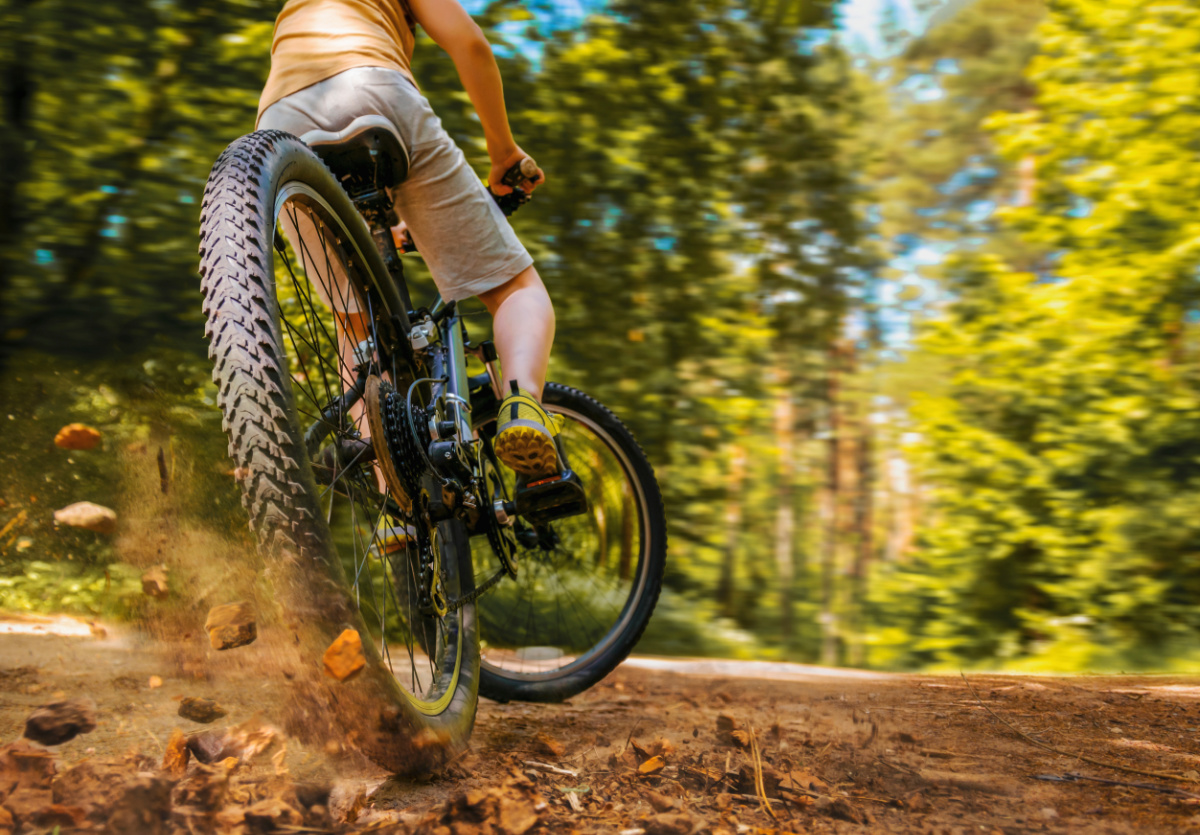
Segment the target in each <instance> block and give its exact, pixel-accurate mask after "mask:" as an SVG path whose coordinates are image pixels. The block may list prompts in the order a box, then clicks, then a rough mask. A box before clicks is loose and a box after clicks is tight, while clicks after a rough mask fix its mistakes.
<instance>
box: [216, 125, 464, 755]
mask: <svg viewBox="0 0 1200 835" xmlns="http://www.w3.org/2000/svg"><path fill="white" fill-rule="evenodd" d="M200 255H201V268H200V272H201V276H202V279H203V290H204V295H205V302H204V310H205V313H206V316H207V320H208V324H207V328H206V333H207V335H208V337H209V339H210V348H209V355H210V357H211V358H212V359H213V361H214V364H215V369H214V374H213V378H214V380H215V381H216V383H217V386H218V402H219V405H220V408H221V410H222V411H223V413H224V427H225V430H226V432H227V434H228V436H229V454H230V457H231V458H233V460H234V462H235V464H236V466H237V470H236V471H235V472H236V473H238V476H239V482H240V485H241V488H242V494H243V503H244V505H245V507H246V509H247V511H249V515H250V525H251V528H252V529H253V530H254V532H255V533H256V534H257V537H258V542H259V550H260V552H261V553H262V555H263V558H264V561H265V564H266V568H265V571H264V583H262V584H261V585H262V587H263V588H264V589H265V588H269V589H270V591H271V592H272V593H273V598H272V599H269V600H260V603H262V604H266V605H268V606H273V607H274V608H275V610H276V615H277V617H278V619H279V621H282V622H283V623H286V624H288V627H287V628H288V629H291V630H295V631H296V632H297V635H296V640H295V642H294V643H295V644H296V647H297V649H296V652H298V653H299V654H300V656H301V658H300V661H301V663H303V664H305V665H306V666H308V667H309V669H310V670H312V671H320V670H321V669H322V665H323V662H324V658H323V653H324V652H325V650H326V648H327V647H330V646H331V645H333V643H334V642H335V640H336V639H337V638H338V637H339V636H341V635H344V634H345V630H347V629H350V630H354V631H355V632H357V633H358V636H359V638H360V640H361V642H362V645H363V654H364V656H365V659H366V668H365V669H364V670H363V671H362V672H361V673H359V674H357V675H356V676H354V677H349V676H348V675H347V677H345V678H342V677H341V673H339V672H338V670H336V669H334V670H333V671H332V673H331V675H329V676H326V677H321V675H320V673H316V674H315V676H316V681H319V682H321V683H320V684H319V685H313V686H312V687H311V689H310V691H309V692H308V693H307V694H306V696H307V697H308V698H309V699H311V700H312V701H314V702H315V705H314V704H308V705H305V707H304V709H305V712H306V713H307V714H309V715H311V714H312V713H313V709H314V707H315V708H316V709H317V713H322V711H323V716H322V718H323V719H324V720H326V721H327V722H328V723H329V724H330V725H331V728H330V730H331V731H332V732H333V733H334V734H335V735H336V736H337V737H338V738H339V739H342V740H350V741H352V742H353V744H355V745H356V746H357V747H358V748H359V749H361V750H362V752H363V753H365V754H366V755H367V756H369V757H371V758H372V759H374V760H375V761H377V762H378V763H379V764H381V765H383V766H384V767H385V768H388V769H390V770H392V771H395V772H415V771H427V770H430V769H432V768H435V767H437V766H438V765H440V764H441V763H443V762H445V760H446V759H447V758H448V757H450V756H452V755H453V754H454V753H455V752H457V751H459V750H461V749H462V748H463V747H464V746H465V745H466V743H467V739H468V738H469V735H470V733H471V729H472V725H473V722H474V716H475V707H476V702H477V693H478V664H479V658H478V635H477V630H476V625H475V611H474V607H473V606H472V605H470V604H467V605H463V606H461V607H454V606H448V605H447V602H448V601H451V602H452V601H454V600H455V599H459V598H461V597H462V596H463V595H465V594H467V593H469V591H470V590H471V589H472V585H471V581H472V575H471V568H470V545H469V542H468V539H467V536H466V532H465V530H464V529H463V527H462V525H461V523H459V522H458V521H457V520H453V519H452V520H449V521H444V522H441V523H440V524H437V523H434V522H432V521H430V520H431V517H430V514H429V512H428V504H427V500H428V496H427V495H426V494H425V492H424V491H423V490H422V488H421V486H420V483H419V482H420V472H419V471H418V470H415V469H413V468H412V467H409V468H406V469H405V472H406V474H407V481H406V482H405V483H403V484H399V483H398V479H399V476H397V474H396V465H395V464H394V463H392V462H393V461H394V460H395V459H394V458H393V457H392V455H391V447H390V443H391V439H390V438H389V437H380V436H375V437H364V435H367V436H369V435H373V434H374V433H372V432H371V431H370V429H369V426H371V425H379V424H380V421H379V402H380V398H381V396H382V397H389V396H397V395H396V394H395V393H396V392H399V393H401V394H403V393H406V392H407V393H409V394H410V395H411V394H412V392H413V391H416V393H417V396H420V393H421V391H422V390H421V388H420V387H419V386H413V385H412V382H411V381H413V380H414V379H415V378H416V375H417V374H418V371H417V369H414V368H412V367H410V366H409V365H408V364H407V361H406V360H405V359H404V357H405V356H407V354H405V352H404V351H402V350H400V347H399V342H398V337H397V333H396V330H395V329H396V322H397V320H398V319H400V320H401V321H402V320H403V317H404V316H405V315H406V311H404V310H402V309H401V310H397V309H394V308H395V307H396V302H395V299H396V294H395V292H394V291H393V288H392V287H391V286H390V285H388V284H386V283H385V282H390V281H391V279H390V277H389V276H388V274H387V272H386V269H385V268H384V266H383V263H382V261H381V259H380V257H379V255H378V253H377V252H376V250H375V248H374V245H373V243H372V240H371V237H370V233H369V231H368V230H367V228H366V225H365V224H364V223H363V220H362V218H361V217H360V216H359V215H358V213H357V211H356V210H355V209H354V206H353V204H352V203H351V202H350V200H349V198H348V197H347V196H346V195H345V193H344V192H343V191H342V189H341V188H340V187H339V185H338V183H337V182H336V181H335V180H334V178H333V175H332V174H330V172H329V170H328V169H327V168H326V167H325V165H324V164H323V163H322V162H321V161H320V160H319V159H318V158H317V157H316V155H314V154H313V152H312V151H311V150H309V148H308V147H307V146H305V145H304V144H303V143H302V142H300V140H298V139H297V138H295V137H294V136H291V135H289V134H286V133H282V132H279V131H260V132H257V133H253V134H250V135H249V136H245V137H243V138H241V139H239V140H238V141H236V142H234V143H233V144H232V145H230V146H229V148H227V149H226V151H225V152H224V153H223V154H222V155H221V157H220V158H219V159H218V160H217V162H216V164H215V166H214V167H213V171H212V174H211V176H210V178H209V181H208V185H207V187H206V189H205V196H204V204H203V209H202V213H201V247H200ZM405 337H406V334H400V336H399V338H401V339H402V338H405ZM364 381H366V382H365V383H364ZM368 389H369V390H370V392H371V394H372V397H373V398H374V399H373V400H372V397H367V396H366V395H365V392H366V390H368ZM381 391H383V392H384V394H383V395H381V394H380V392H381ZM352 392H357V393H358V394H359V395H360V397H358V398H356V397H354V396H349V395H350V394H351V393H352ZM389 393H390V394H389ZM410 399H411V397H410ZM356 401H357V402H356ZM368 401H371V402H368ZM372 404H373V405H374V406H375V413H374V420H372V415H371V414H366V412H367V411H368V410H369V408H370V407H371V405H372ZM389 408H391V409H392V410H393V411H394V409H395V408H398V407H395V406H389ZM389 414H391V412H389ZM396 423H397V421H395V420H393V421H392V423H391V424H389V426H392V427H393V428H394V426H395V424H396ZM396 431H398V430H396ZM382 434H386V433H382ZM413 466H416V465H413ZM385 471H386V472H385ZM268 580H269V582H268ZM346 672H347V673H350V672H353V671H352V670H347V671H346ZM316 724H317V725H318V726H319V725H320V724H321V723H319V722H318V723H316ZM319 730H320V729H319V727H314V728H313V731H314V733H316V732H318V731H319Z"/></svg>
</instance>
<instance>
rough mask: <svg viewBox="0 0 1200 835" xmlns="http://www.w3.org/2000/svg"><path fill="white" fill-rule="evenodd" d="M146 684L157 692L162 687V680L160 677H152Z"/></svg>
mask: <svg viewBox="0 0 1200 835" xmlns="http://www.w3.org/2000/svg"><path fill="white" fill-rule="evenodd" d="M146 683H147V684H149V685H150V689H151V690H157V689H158V688H160V687H162V678H161V677H160V676H150V680H149V681H147V682H146Z"/></svg>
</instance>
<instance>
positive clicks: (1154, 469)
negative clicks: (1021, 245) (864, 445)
mask: <svg viewBox="0 0 1200 835" xmlns="http://www.w3.org/2000/svg"><path fill="white" fill-rule="evenodd" d="M1036 42H1037V46H1038V54H1037V57H1036V58H1034V59H1033V61H1032V63H1031V64H1030V66H1029V68H1028V73H1027V77H1028V80H1029V82H1030V84H1031V85H1032V86H1033V87H1034V88H1035V89H1036V90H1037V94H1036V99H1035V101H1034V102H1033V106H1032V107H1030V108H1028V109H1024V110H1021V111H1018V112H1011V113H1008V114H1003V115H1000V116H997V117H995V118H994V119H993V120H992V123H991V126H992V127H993V128H994V129H995V131H996V132H997V136H998V139H999V147H1000V149H1001V151H1002V152H1003V153H1004V154H1005V156H1006V157H1007V158H1008V159H1010V160H1014V161H1015V160H1018V159H1032V160H1033V161H1035V162H1036V192H1035V195H1034V196H1033V198H1034V199H1033V200H1032V202H1031V203H1030V204H1029V205H1024V206H1021V205H1018V206H1011V207H1008V208H1006V209H1005V210H1004V211H1003V213H1002V215H1003V217H1004V220H1005V221H1006V222H1007V223H1008V224H1009V225H1010V228H1012V229H1014V230H1016V231H1018V232H1020V234H1021V235H1022V236H1024V239H1025V240H1027V241H1029V242H1030V244H1031V245H1032V246H1035V247H1038V248H1041V249H1042V250H1043V251H1046V252H1049V253H1052V259H1051V262H1050V267H1049V268H1048V269H1046V270H1045V271H1043V272H1040V273H1030V272H1023V271H1020V269H1014V267H1013V266H1011V265H1010V264H1008V263H1006V262H1005V261H1003V260H1002V259H1000V258H998V257H995V256H977V257H964V258H961V259H959V260H957V261H955V262H954V263H953V264H952V265H951V267H950V269H949V270H948V271H947V272H948V281H949V289H950V291H951V293H952V295H953V302H952V303H951V304H950V305H949V306H948V307H947V309H946V310H945V315H944V317H943V318H942V319H941V320H940V321H938V322H936V323H934V324H932V325H931V326H930V327H928V328H927V329H926V331H925V337H924V340H923V342H922V346H921V350H922V352H924V353H925V354H927V355H931V356H934V357H937V358H939V359H940V361H941V362H943V363H944V364H945V368H946V369H947V374H948V380H947V381H946V382H947V386H946V388H945V390H944V391H943V392H941V393H938V394H930V395H928V396H926V397H924V398H922V399H920V401H919V403H918V406H917V409H916V414H915V416H916V419H917V427H918V429H919V432H920V434H921V439H920V443H919V456H920V462H921V466H922V470H923V472H924V475H925V478H926V479H927V480H928V483H929V484H930V491H931V494H930V498H931V499H932V500H933V507H932V508H931V509H930V511H929V514H928V523H927V525H926V528H925V530H924V533H923V536H922V541H921V543H920V544H921V547H920V549H919V551H918V556H917V558H916V559H915V560H914V561H912V562H911V563H908V564H902V565H896V566H890V567H888V570H887V571H885V572H884V576H883V582H882V584H881V585H879V586H878V587H877V588H876V590H875V595H876V603H877V616H878V620H879V623H880V625H881V628H880V630H879V631H878V633H877V634H876V635H875V636H874V637H875V643H874V649H873V650H872V651H873V653H874V658H875V660H876V662H877V663H886V664H905V665H911V664H928V663H944V664H958V663H962V662H963V661H967V662H977V663H978V662H989V661H991V660H993V659H996V658H999V659H1009V660H1011V661H1013V662H1014V663H1021V664H1024V665H1026V666H1039V665H1040V666H1043V667H1045V666H1048V665H1050V664H1054V665H1057V666H1058V667H1059V668H1062V667H1063V666H1067V667H1073V668H1086V667H1102V666H1109V667H1111V666H1130V667H1132V666H1137V667H1153V666H1160V665H1165V664H1166V663H1167V662H1168V661H1169V659H1170V658H1172V657H1179V656H1181V655H1182V656H1186V655H1187V654H1188V653H1189V652H1191V651H1192V648H1193V647H1194V646H1195V641H1196V637H1197V631H1198V630H1200V607H1198V606H1197V600H1198V595H1200V523H1198V521H1197V520H1200V500H1198V499H1197V496H1198V495H1200V493H1198V488H1200V467H1198V462H1200V389H1198V387H1197V383H1198V382H1200V377H1198V371H1200V366H1198V365H1197V353H1196V347H1197V346H1196V340H1195V333H1196V326H1195V323H1196V321H1197V320H1198V319H1200V309H1198V307H1197V300H1198V295H1197V291H1198V290H1200V285H1198V284H1197V279H1196V277H1197V266H1198V264H1200V248H1198V247H1197V245H1196V242H1197V240H1198V239H1197V226H1196V220H1195V218H1196V217H1197V209H1198V208H1200V206H1197V200H1198V199H1200V198H1198V197H1197V194H1198V193H1200V191H1198V189H1197V185H1198V182H1197V180H1198V178H1200V166H1198V165H1197V164H1196V161H1195V154H1194V152H1193V148H1194V144H1195V136H1196V131H1197V129H1198V128H1200V121H1198V119H1200V117H1198V116H1197V114H1196V109H1195V98H1196V95H1197V94H1196V91H1197V90H1198V89H1200V57H1198V56H1200V51H1198V49H1197V47H1198V46H1200V10H1198V9H1196V8H1193V7H1191V6H1188V5H1174V6H1162V5H1159V6H1148V5H1146V4H1144V3H1140V2H1136V0H1117V2H1097V0H1065V2H1058V3H1055V4H1053V5H1052V6H1051V8H1050V10H1049V13H1048V16H1047V19H1046V21H1045V23H1043V24H1042V26H1041V28H1040V29H1039V30H1038V32H1037V36H1036Z"/></svg>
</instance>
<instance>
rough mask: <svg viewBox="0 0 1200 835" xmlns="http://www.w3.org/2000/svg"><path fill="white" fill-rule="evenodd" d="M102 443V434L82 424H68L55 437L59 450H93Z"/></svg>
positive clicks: (55, 443)
mask: <svg viewBox="0 0 1200 835" xmlns="http://www.w3.org/2000/svg"><path fill="white" fill-rule="evenodd" d="M98 443H100V433H99V432H98V431H96V430H95V429H93V428H92V427H90V426H87V425H85V424H82V423H68V424H67V425H66V426H64V427H63V428H62V429H60V430H58V434H57V435H55V436H54V445H55V446H56V447H58V448H59V449H92V448H94V447H95V446H96V444H98Z"/></svg>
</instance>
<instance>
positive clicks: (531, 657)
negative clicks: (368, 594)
mask: <svg viewBox="0 0 1200 835" xmlns="http://www.w3.org/2000/svg"><path fill="white" fill-rule="evenodd" d="M542 405H543V406H544V407H545V408H546V410H547V411H548V412H550V413H551V414H553V415H559V416H561V417H562V419H563V420H562V428H561V432H560V443H561V445H562V447H563V449H564V451H565V453H566V455H567V459H568V464H569V465H570V467H571V468H572V469H573V470H574V471H575V472H576V473H577V474H578V475H579V477H580V479H581V480H582V483H583V487H584V491H585V493H586V495H587V501H588V510H587V512H586V513H583V514H580V515H577V516H570V517H567V518H563V519H558V520H556V521H553V522H550V523H548V524H546V525H544V526H541V527H537V528H535V527H533V526H531V525H529V524H527V523H525V522H524V521H522V520H520V519H518V520H516V522H515V523H514V524H513V525H512V527H511V528H509V529H508V530H506V531H505V535H506V536H508V537H510V541H513V540H515V543H514V544H515V548H516V555H517V564H518V571H517V576H516V577H515V578H514V579H511V580H508V579H506V580H505V581H503V582H501V583H500V584H499V585H497V586H496V587H495V588H494V589H492V590H491V591H489V592H488V593H487V594H485V595H483V596H482V597H481V598H480V599H479V601H478V603H477V611H478V615H479V623H480V637H481V642H482V662H481V672H480V693H481V694H482V695H484V696H487V697H488V698H491V699H495V700H497V701H510V700H521V701H530V702H556V701H562V700H563V699H567V698H570V697H571V696H574V695H576V694H577V693H580V692H582V691H584V690H586V689H587V688H588V687H591V686H592V685H593V684H595V683H596V682H598V681H599V680H600V679H602V678H604V676H606V675H608V674H609V673H610V672H612V670H613V669H614V668H615V667H616V666H617V665H618V664H619V663H621V661H623V660H624V659H625V658H626V657H627V656H628V655H629V653H630V652H631V651H632V649H633V647H634V646H635V645H636V644H637V641H638V639H639V638H640V637H641V635H642V632H643V631H644V630H645V628H646V624H647V623H649V621H650V616H651V615H652V614H653V612H654V607H655V604H656V603H657V602H658V595H659V591H660V590H661V588H662V578H663V571H664V570H665V566H666V551H667V536H666V517H665V514H664V511H663V504H662V496H661V494H660V492H659V488H658V482H657V481H656V480H655V478H654V470H653V469H652V468H651V466H650V462H649V461H648V460H647V459H646V455H645V453H644V452H643V451H642V449H641V447H640V446H638V443H637V441H636V440H635V439H634V437H633V434H632V433H631V432H630V431H629V430H628V429H627V428H626V427H625V425H624V424H623V423H621V421H620V420H618V419H617V417H616V416H615V415H614V414H613V413H612V412H610V411H609V410H608V409H606V408H605V407H604V406H602V405H601V404H600V403H598V402H597V401H596V400H594V399H593V398H591V397H589V396H588V395H586V394H584V393H583V392H581V391H578V390H577V389H573V388H570V387H568V386H564V385H560V384H558V383H547V384H546V387H545V390H544V392H543V395H542ZM494 433H495V423H494V418H492V419H490V420H488V421H486V422H482V423H481V426H480V427H479V435H480V438H481V441H482V447H483V449H484V453H485V454H489V455H490V454H491V453H490V448H491V446H490V443H491V437H492V436H493V435H494ZM495 471H496V473H497V474H498V476H499V478H500V480H501V481H502V482H503V488H502V490H503V492H504V493H505V495H506V497H508V498H511V497H512V495H513V491H514V490H515V477H514V476H513V474H512V472H511V471H510V470H508V469H507V468H501V467H497V468H496V470H495ZM472 550H473V554H474V561H475V572H476V582H482V581H483V580H484V579H485V578H486V577H487V576H489V575H490V574H491V573H493V572H494V568H493V565H494V563H495V558H494V556H493V551H494V549H493V547H492V545H490V544H489V542H488V540H487V539H486V538H484V537H476V538H475V539H474V540H472Z"/></svg>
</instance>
